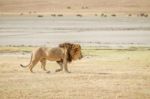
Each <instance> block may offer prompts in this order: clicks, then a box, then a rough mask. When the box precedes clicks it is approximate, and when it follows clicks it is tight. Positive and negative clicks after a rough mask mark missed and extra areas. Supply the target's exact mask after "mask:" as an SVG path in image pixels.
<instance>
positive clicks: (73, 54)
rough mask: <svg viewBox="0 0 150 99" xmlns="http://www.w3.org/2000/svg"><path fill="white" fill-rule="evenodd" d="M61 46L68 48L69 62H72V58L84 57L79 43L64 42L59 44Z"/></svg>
mask: <svg viewBox="0 0 150 99" xmlns="http://www.w3.org/2000/svg"><path fill="white" fill-rule="evenodd" d="M59 47H61V48H67V60H68V62H71V61H72V60H77V59H81V58H82V57H83V56H82V52H81V46H80V45H79V44H72V43H62V44H59Z"/></svg>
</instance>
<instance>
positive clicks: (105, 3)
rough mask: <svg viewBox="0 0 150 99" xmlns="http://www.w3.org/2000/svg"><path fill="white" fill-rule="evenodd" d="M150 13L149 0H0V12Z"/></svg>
mask: <svg viewBox="0 0 150 99" xmlns="http://www.w3.org/2000/svg"><path fill="white" fill-rule="evenodd" d="M101 12H107V13H114V12H115V13H141V12H146V13H150V0H0V13H26V14H27V13H28V14H35V13H45V14H51V13H62V14H63V13H66V14H73V13H82V14H84V13H89V14H90V13H91V14H93V13H101Z"/></svg>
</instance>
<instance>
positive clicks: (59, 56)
mask: <svg viewBox="0 0 150 99" xmlns="http://www.w3.org/2000/svg"><path fill="white" fill-rule="evenodd" d="M81 58H82V53H81V46H80V45H79V44H71V43H62V44H60V45H59V47H56V48H51V49H50V48H47V47H40V48H37V49H36V50H34V51H33V52H32V55H31V59H30V63H29V64H28V65H27V66H23V65H22V64H21V65H20V66H22V67H29V69H30V71H31V72H33V70H32V69H33V67H34V66H35V65H36V64H37V63H38V62H39V61H40V62H41V68H42V69H43V70H44V71H47V70H46V68H45V66H46V60H49V61H56V62H57V63H58V64H59V66H60V69H57V70H56V72H59V71H62V70H63V67H64V69H65V71H66V72H68V73H69V71H68V67H67V63H68V62H71V61H72V60H77V59H81Z"/></svg>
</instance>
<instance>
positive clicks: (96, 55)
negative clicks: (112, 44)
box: [0, 50, 150, 99]
mask: <svg viewBox="0 0 150 99" xmlns="http://www.w3.org/2000/svg"><path fill="white" fill-rule="evenodd" d="M83 53H84V56H85V57H84V58H83V59H82V60H78V61H74V62H73V63H71V64H69V70H70V71H71V73H65V72H64V71H62V72H59V73H56V72H55V69H57V68H59V66H58V65H57V64H56V63H55V62H47V66H46V67H47V69H48V70H50V71H51V73H45V72H44V71H43V70H42V69H41V67H40V64H38V65H37V66H36V67H35V68H34V72H35V73H30V72H29V69H28V68H25V69H24V68H21V67H20V66H19V64H20V63H22V64H27V63H28V62H29V59H30V55H29V53H18V52H17V53H16V52H13V53H5V52H2V53H1V54H0V68H1V69H0V99H150V72H149V71H150V50H133V51H132V50H84V51H83Z"/></svg>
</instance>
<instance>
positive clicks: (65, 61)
mask: <svg viewBox="0 0 150 99" xmlns="http://www.w3.org/2000/svg"><path fill="white" fill-rule="evenodd" d="M63 65H64V69H65V72H67V73H71V72H70V71H69V70H68V66H67V59H64V61H63Z"/></svg>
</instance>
